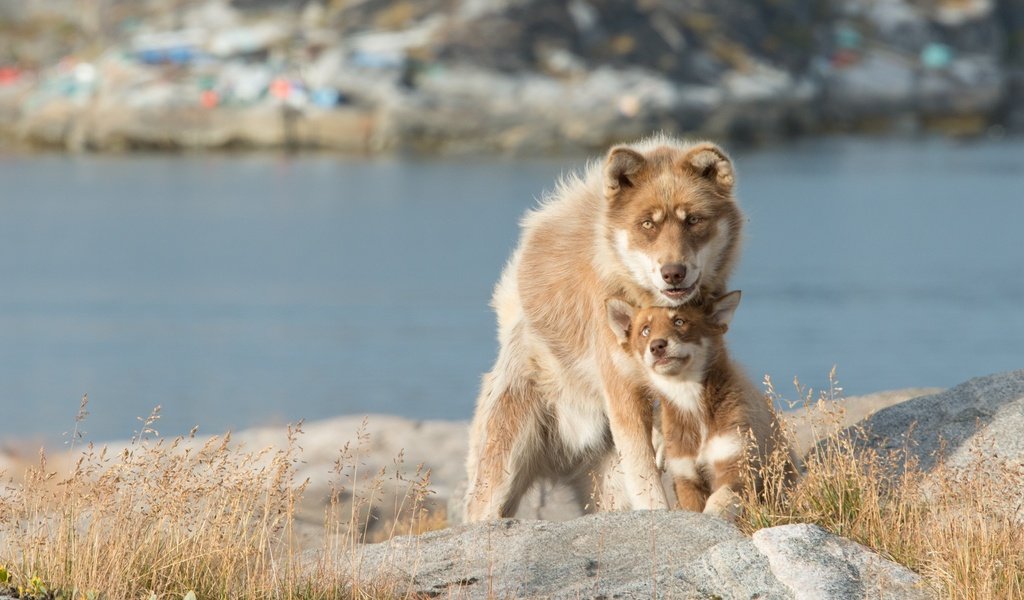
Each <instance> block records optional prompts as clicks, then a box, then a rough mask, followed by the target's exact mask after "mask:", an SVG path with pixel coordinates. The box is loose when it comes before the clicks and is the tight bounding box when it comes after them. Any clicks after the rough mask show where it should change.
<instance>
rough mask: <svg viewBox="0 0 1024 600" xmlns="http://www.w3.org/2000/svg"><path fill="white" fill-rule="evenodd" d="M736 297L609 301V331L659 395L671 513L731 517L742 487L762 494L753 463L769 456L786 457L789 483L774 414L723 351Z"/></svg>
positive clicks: (790, 460)
mask: <svg viewBox="0 0 1024 600" xmlns="http://www.w3.org/2000/svg"><path fill="white" fill-rule="evenodd" d="M739 296H740V293H739V292H731V293H729V294H726V295H724V296H722V297H721V298H719V299H717V300H714V301H710V302H708V304H707V306H703V307H702V306H699V305H692V304H691V305H687V306H681V307H677V308H659V307H652V308H643V309H639V310H637V309H634V308H633V307H632V306H630V305H629V304H627V303H625V302H623V301H621V300H616V299H610V300H609V301H608V323H609V326H610V328H611V330H612V332H613V333H614V334H615V335H616V337H617V338H618V339H619V341H620V343H621V344H622V348H623V351H624V352H627V353H629V354H631V355H632V356H633V358H634V359H635V360H636V362H637V363H638V364H640V365H643V367H644V370H645V372H646V375H647V377H648V379H649V381H650V386H651V388H652V389H653V390H655V391H656V392H657V393H660V394H661V395H662V396H663V402H662V404H661V427H662V435H663V439H664V444H665V447H664V464H665V467H666V468H667V470H668V471H669V473H670V474H671V475H672V478H673V483H674V486H675V492H676V502H677V507H678V508H682V509H686V510H692V511H698V512H700V511H703V512H706V513H712V514H716V515H719V516H723V517H727V518H731V517H735V516H736V514H737V512H736V510H737V506H738V503H737V496H736V495H737V494H738V493H740V492H741V491H743V490H742V485H743V483H744V482H750V483H753V485H754V486H755V487H756V488H757V489H760V488H761V483H762V482H761V479H760V475H761V473H760V470H759V469H758V465H760V464H764V462H763V461H765V459H766V458H767V457H768V456H769V455H770V454H771V453H773V452H780V454H779V456H780V457H784V458H785V459H786V461H787V469H786V474H787V476H788V477H789V478H790V479H792V478H793V477H794V476H795V473H796V458H795V455H794V454H793V452H792V449H791V448H790V447H789V445H788V443H787V441H786V440H785V438H784V436H783V435H782V432H781V431H780V430H779V426H778V421H777V418H776V415H775V414H774V411H773V410H772V408H771V406H770V405H769V404H768V402H767V401H766V399H765V398H764V395H763V394H761V393H760V392H758V391H757V389H756V387H755V386H754V385H753V383H752V382H751V381H750V380H749V379H748V378H747V377H746V376H745V375H744V374H743V372H742V370H741V369H740V368H739V367H738V366H737V365H735V364H734V363H733V362H732V361H731V360H730V358H729V355H728V352H727V351H726V347H725V341H724V334H725V332H726V330H727V329H728V324H729V322H730V320H731V318H732V314H733V311H735V309H736V306H737V305H738V303H739ZM745 469H746V470H747V471H746V473H744V470H745ZM745 475H746V476H745Z"/></svg>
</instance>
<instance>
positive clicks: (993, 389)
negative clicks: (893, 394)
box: [861, 370, 1024, 492]
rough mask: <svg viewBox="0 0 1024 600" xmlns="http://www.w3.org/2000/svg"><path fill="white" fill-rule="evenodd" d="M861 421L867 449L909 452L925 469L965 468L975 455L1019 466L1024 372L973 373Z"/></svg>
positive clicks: (1023, 459) (1023, 456) (1022, 460)
mask: <svg viewBox="0 0 1024 600" xmlns="http://www.w3.org/2000/svg"><path fill="white" fill-rule="evenodd" d="M861 425H862V426H863V429H864V431H865V433H866V436H867V443H868V444H869V445H870V446H871V447H873V448H876V449H878V450H882V451H903V450H906V451H908V452H911V453H912V454H913V455H914V456H915V457H916V458H917V459H918V460H919V461H920V465H921V467H922V468H923V469H926V470H930V469H932V468H934V467H935V466H936V464H937V463H938V462H939V461H940V460H944V461H945V463H946V464H947V465H950V466H955V467H960V466H966V465H968V464H969V463H970V462H971V461H972V460H974V459H975V457H976V456H978V455H979V453H980V454H981V455H984V456H988V457H991V458H999V459H1005V460H1007V461H1009V462H1011V463H1015V464H1024V436H1022V435H1021V432H1022V431H1024V370H1018V371H1009V372H1007V373H999V374H996V375H989V376H987V377H978V378H975V379H971V380H969V381H967V382H966V383H962V384H960V385H958V386H956V387H954V388H951V389H949V390H946V391H944V392H941V393H938V394H933V395H930V396H922V397H920V398H914V399H912V400H908V401H906V402H903V403H901V404H897V405H895V406H891V407H889V408H885V409H882V410H880V411H878V412H876V413H875V414H873V415H871V416H870V417H868V418H867V419H865V420H864V421H863V423H862V424H861ZM1022 492H1024V491H1022Z"/></svg>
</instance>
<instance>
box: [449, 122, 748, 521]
mask: <svg viewBox="0 0 1024 600" xmlns="http://www.w3.org/2000/svg"><path fill="white" fill-rule="evenodd" d="M733 183H734V176H733V167H732V163H731V161H730V160H729V158H728V156H727V155H726V154H725V152H723V151H722V150H721V149H720V148H719V147H718V146H715V145H714V144H710V143H686V142H683V141H680V140H676V139H672V138H669V137H666V136H656V137H653V138H650V139H646V140H643V141H640V142H638V143H636V144H630V145H624V146H616V147H614V148H612V149H611V150H610V151H609V153H608V156H607V158H606V159H605V161H604V163H603V164H601V163H592V164H590V165H589V166H588V167H587V169H586V170H585V172H584V173H583V174H582V175H575V174H574V175H570V176H568V177H566V178H564V179H563V180H562V181H561V182H559V184H558V186H557V188H556V190H555V191H554V193H553V194H551V195H550V196H549V197H547V198H546V199H545V200H544V201H543V202H542V203H541V206H540V207H539V208H537V209H536V210H533V211H531V212H530V213H528V214H527V215H526V217H525V218H524V219H523V222H522V236H521V238H520V243H519V246H518V248H517V249H516V251H515V252H514V253H513V255H512V258H511V259H510V260H509V263H508V265H506V267H505V270H504V272H503V273H502V276H501V280H500V281H499V282H498V285H497V287H496V288H495V291H494V298H493V300H492V305H493V307H494V309H495V311H496V313H497V317H498V340H499V343H500V346H501V348H500V350H499V353H498V358H497V361H496V363H495V365H494V368H493V369H492V370H491V371H490V372H489V373H487V374H486V375H485V376H484V378H483V383H482V387H481V391H480V396H479V399H478V401H477V407H476V413H475V415H474V417H473V423H472V427H471V429H470V443H469V457H468V460H467V471H468V477H469V489H468V491H467V494H466V511H465V517H466V520H468V521H480V520H484V519H491V518H497V517H506V516H511V515H514V514H515V511H516V509H517V507H518V504H519V500H520V498H521V497H522V495H523V493H524V492H525V491H526V490H527V489H528V488H529V486H530V484H531V483H533V482H534V481H535V480H536V479H537V478H538V477H548V478H555V479H562V480H564V481H566V482H567V483H569V484H570V485H571V486H572V488H573V489H574V490H575V491H576V494H577V499H578V500H579V501H580V503H581V505H583V504H585V503H586V502H587V501H588V499H589V497H590V494H591V493H592V492H593V488H592V483H593V482H595V481H598V482H599V481H601V480H603V476H604V474H605V473H606V472H607V471H608V469H609V467H610V465H612V464H619V465H620V468H621V475H622V477H621V480H622V481H621V485H622V488H623V489H622V492H621V493H622V494H623V495H624V498H623V499H622V504H623V505H624V506H625V507H627V508H633V509H657V508H667V507H668V502H667V499H666V495H665V490H664V488H663V487H662V486H661V479H660V473H659V472H658V469H657V467H656V465H655V460H654V459H655V457H654V450H653V448H652V444H651V426H652V402H651V398H650V392H648V391H646V390H645V380H644V378H643V377H642V375H641V374H640V373H639V371H638V370H637V369H636V368H634V364H633V359H632V358H631V357H629V356H628V355H627V354H626V352H625V351H624V350H623V349H622V348H621V346H620V344H619V342H618V340H617V339H616V338H615V335H614V334H613V333H612V331H611V330H610V329H609V327H608V326H607V316H606V310H605V300H606V298H608V297H618V298H622V299H623V300H625V301H626V302H629V303H630V304H633V305H634V306H650V305H659V306H680V305H682V304H685V303H688V302H691V301H693V300H695V299H698V298H700V297H703V296H711V297H714V296H717V295H718V294H720V293H722V292H723V291H725V284H726V279H727V278H728V276H729V273H730V271H731V270H732V268H733V265H734V263H735V262H736V258H737V255H738V253H739V241H738V240H739V236H740V228H741V225H742V219H741V214H740V211H739V208H738V207H737V205H736V202H735V199H734V197H733V193H732V190H733ZM613 449H615V450H617V451H618V452H617V455H616V453H615V452H612V450H613ZM617 500H618V499H617Z"/></svg>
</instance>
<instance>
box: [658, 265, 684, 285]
mask: <svg viewBox="0 0 1024 600" xmlns="http://www.w3.org/2000/svg"><path fill="white" fill-rule="evenodd" d="M661 278H662V279H664V280H665V283H667V284H669V285H671V286H678V285H680V284H681V283H683V280H684V279H686V265H680V264H673V265H665V266H664V267H662V268H661Z"/></svg>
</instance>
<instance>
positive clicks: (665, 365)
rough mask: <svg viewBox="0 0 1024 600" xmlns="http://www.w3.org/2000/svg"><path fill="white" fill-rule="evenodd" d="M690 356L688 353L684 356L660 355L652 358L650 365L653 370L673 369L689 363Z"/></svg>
mask: <svg viewBox="0 0 1024 600" xmlns="http://www.w3.org/2000/svg"><path fill="white" fill-rule="evenodd" d="M692 358H693V357H692V356H691V355H689V354H687V355H685V356H662V357H661V358H656V359H654V362H653V363H651V367H652V368H653V369H654V370H655V371H675V370H678V369H682V368H683V367H685V366H686V365H688V364H690V360H691V359H692Z"/></svg>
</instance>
